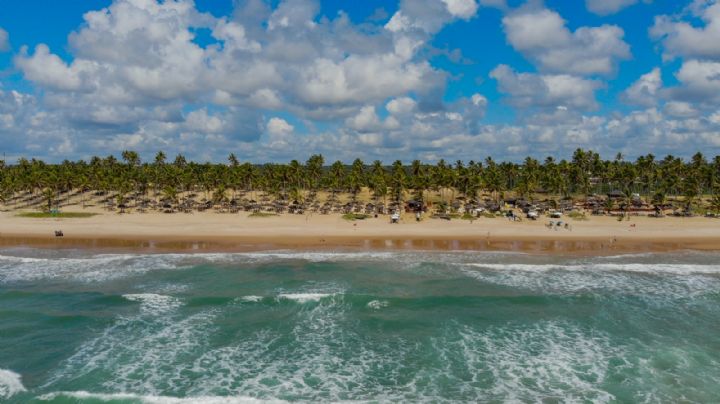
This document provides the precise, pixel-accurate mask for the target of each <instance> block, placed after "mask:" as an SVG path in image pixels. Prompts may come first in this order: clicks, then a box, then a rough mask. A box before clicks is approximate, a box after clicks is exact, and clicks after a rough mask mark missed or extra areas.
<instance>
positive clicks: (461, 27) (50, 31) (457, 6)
mask: <svg viewBox="0 0 720 404" xmlns="http://www.w3.org/2000/svg"><path fill="white" fill-rule="evenodd" d="M577 148H585V149H592V150H595V151H597V152H598V153H600V154H601V156H603V157H605V158H612V157H614V156H615V155H616V154H617V153H622V154H623V155H624V156H626V157H628V158H635V157H637V156H639V155H644V154H648V153H653V154H655V155H657V156H664V155H666V154H672V155H675V156H681V157H689V156H691V155H693V154H694V153H696V152H698V151H700V152H702V153H704V154H705V155H706V156H714V155H717V154H720V3H717V2H716V0H546V1H542V0H399V1H396V0H388V1H380V0H363V1H358V0H342V1H341V0H336V1H329V0H328V1H318V0H195V1H192V0H164V1H157V0H64V1H62V2H59V1H56V0H28V1H14V0H0V152H2V153H3V155H4V156H5V159H6V160H8V161H13V160H16V159H17V158H19V157H28V158H31V157H35V158H42V159H45V160H47V161H62V160H65V159H70V160H76V159H88V158H89V157H91V156H94V155H99V156H106V155H109V154H114V155H119V154H120V153H121V152H122V151H123V150H134V151H137V152H138V153H140V155H141V156H142V157H143V158H144V159H146V160H147V159H151V158H152V157H153V156H154V155H155V153H156V152H157V151H160V150H162V151H163V152H165V153H166V154H167V155H169V156H174V155H175V154H178V153H181V154H183V155H185V156H186V157H187V158H190V159H194V160H198V161H224V160H225V159H226V158H227V156H228V155H229V154H230V153H234V154H235V155H236V156H238V158H239V159H240V160H242V161H251V162H256V163H262V162H287V161H289V160H292V159H298V160H301V161H302V160H305V159H307V157H309V156H310V155H312V154H317V153H321V154H323V155H324V156H325V158H326V161H331V160H333V161H334V160H338V159H339V160H342V161H345V162H351V161H352V160H354V159H355V158H358V157H359V158H361V159H363V160H365V161H366V162H371V161H373V160H376V159H377V160H381V161H383V162H387V163H390V162H393V161H395V160H398V159H400V160H403V161H405V162H409V161H411V160H413V159H421V160H424V161H427V162H435V161H437V160H439V159H441V158H443V159H445V160H448V161H455V160H465V161H468V160H476V161H479V160H483V159H484V158H485V157H487V156H492V157H493V158H494V159H496V160H508V161H520V160H522V159H524V158H525V157H526V156H533V157H537V158H543V157H544V156H549V155H551V156H554V157H556V158H567V157H570V156H571V155H572V152H573V151H574V150H575V149H577Z"/></svg>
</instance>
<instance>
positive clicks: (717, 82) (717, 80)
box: [668, 60, 720, 104]
mask: <svg viewBox="0 0 720 404" xmlns="http://www.w3.org/2000/svg"><path fill="white" fill-rule="evenodd" d="M675 76H676V77H677V79H678V80H679V81H680V85H679V86H676V87H673V88H670V89H668V95H669V97H670V98H672V99H681V100H686V101H693V102H696V103H704V104H715V103H717V102H719V101H720V62H709V61H699V60H688V61H685V62H683V64H682V66H681V67H680V70H679V71H678V72H677V73H676V74H675Z"/></svg>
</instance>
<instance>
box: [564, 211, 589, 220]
mask: <svg viewBox="0 0 720 404" xmlns="http://www.w3.org/2000/svg"><path fill="white" fill-rule="evenodd" d="M567 216H568V217H569V218H570V219H573V220H589V219H588V217H587V215H586V214H585V213H581V212H578V211H576V210H574V211H572V212H570V213H568V214H567Z"/></svg>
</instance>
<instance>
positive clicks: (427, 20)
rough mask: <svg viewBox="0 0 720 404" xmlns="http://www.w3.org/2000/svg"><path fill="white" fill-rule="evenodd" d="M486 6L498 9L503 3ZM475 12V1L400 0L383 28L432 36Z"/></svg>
mask: <svg viewBox="0 0 720 404" xmlns="http://www.w3.org/2000/svg"><path fill="white" fill-rule="evenodd" d="M484 1H488V0H484ZM488 5H490V6H494V7H498V6H502V5H504V1H500V2H499V1H497V0H495V1H491V2H490V3H489V4H488ZM477 10H478V3H477V2H476V1H475V0H402V1H401V2H400V8H399V10H398V11H397V12H396V13H395V14H393V16H392V18H390V21H388V23H387V24H386V25H385V28H386V29H388V30H389V31H392V32H395V33H399V32H416V33H417V32H419V33H425V34H433V33H435V32H437V31H439V30H440V29H441V28H442V27H443V26H444V25H446V24H448V23H449V22H451V21H452V20H454V19H458V18H459V19H465V20H467V19H470V18H472V17H473V16H475V14H476V12H477Z"/></svg>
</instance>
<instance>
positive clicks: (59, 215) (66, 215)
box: [17, 212, 98, 219]
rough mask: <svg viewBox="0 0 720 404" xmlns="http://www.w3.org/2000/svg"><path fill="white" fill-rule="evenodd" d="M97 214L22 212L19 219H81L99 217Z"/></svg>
mask: <svg viewBox="0 0 720 404" xmlns="http://www.w3.org/2000/svg"><path fill="white" fill-rule="evenodd" d="M97 215H98V214H97V213H89V212H58V213H52V212H21V213H18V214H17V216H18V217H30V218H34V219H46V218H58V219H81V218H88V217H93V216H97Z"/></svg>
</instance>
